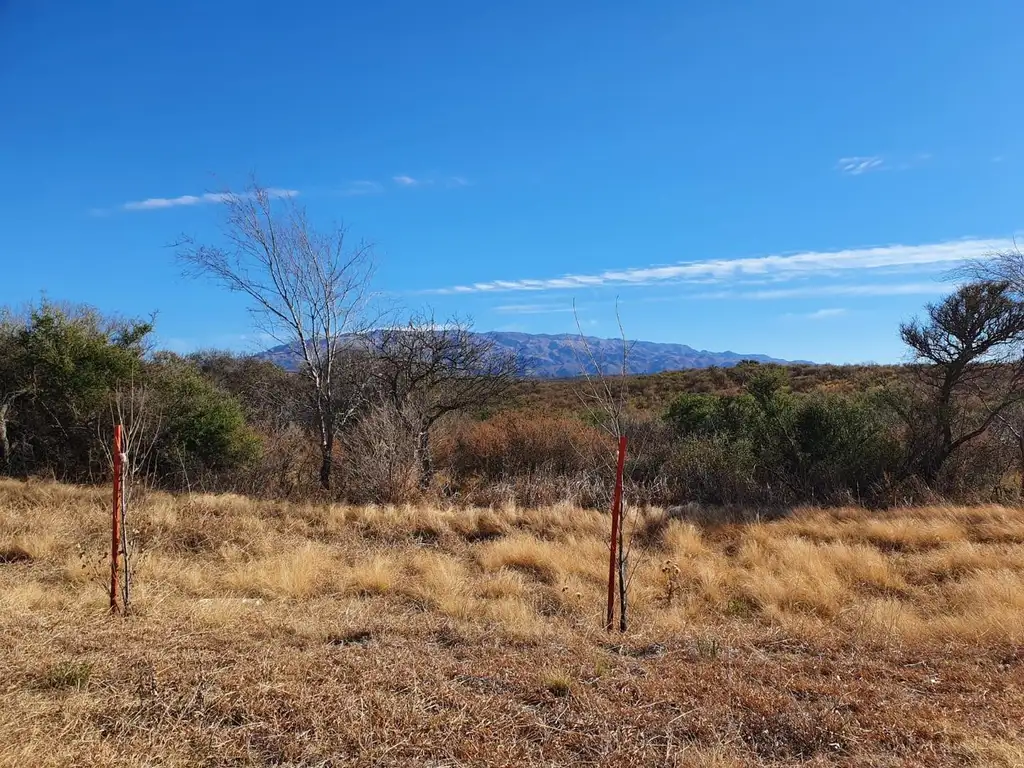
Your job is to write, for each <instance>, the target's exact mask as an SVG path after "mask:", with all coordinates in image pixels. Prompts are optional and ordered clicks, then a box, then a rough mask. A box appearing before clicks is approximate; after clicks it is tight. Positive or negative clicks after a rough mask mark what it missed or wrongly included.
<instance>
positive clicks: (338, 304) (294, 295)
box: [178, 181, 373, 489]
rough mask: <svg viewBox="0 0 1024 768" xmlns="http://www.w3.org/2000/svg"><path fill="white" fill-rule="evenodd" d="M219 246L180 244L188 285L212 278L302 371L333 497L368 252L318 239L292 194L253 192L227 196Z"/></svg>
mask: <svg viewBox="0 0 1024 768" xmlns="http://www.w3.org/2000/svg"><path fill="white" fill-rule="evenodd" d="M221 200H222V201H223V203H224V209H225V217H224V226H223V236H224V240H225V244H224V245H223V246H208V245H201V244H199V243H197V242H196V241H195V240H194V239H193V238H191V237H186V238H183V239H182V240H181V241H180V242H179V243H178V255H179V258H180V259H181V261H182V262H183V263H184V264H185V265H186V268H187V272H188V273H190V274H192V275H196V276H198V275H205V276H207V277H212V278H213V279H214V280H216V281H217V282H219V283H220V284H222V285H224V286H225V287H227V288H228V289H229V290H232V291H236V292H238V293H241V294H243V295H244V296H246V297H247V298H248V299H249V302H250V310H251V312H252V314H253V317H254V320H255V323H256V326H257V327H258V328H259V329H260V330H262V331H264V332H265V333H267V334H269V335H270V336H271V337H272V338H274V339H276V340H277V341H279V342H280V343H282V344H286V345H288V347H289V348H290V349H291V350H292V351H293V352H294V354H296V355H297V356H298V357H299V358H300V359H301V361H302V365H301V375H302V376H304V377H305V378H306V380H307V382H308V385H309V395H310V400H311V403H312V407H313V411H314V413H315V415H316V422H317V430H318V433H319V435H318V436H319V443H320V458H321V463H320V484H321V485H322V486H323V488H325V489H329V488H330V487H331V466H332V463H333V457H334V441H335V435H336V434H337V431H338V430H340V429H341V428H342V427H343V426H344V423H345V421H347V420H348V419H349V418H350V417H351V416H352V415H353V414H354V412H355V410H356V405H357V404H356V403H355V402H347V403H346V402H340V401H341V398H339V392H338V382H339V380H341V379H342V378H344V377H343V376H342V375H341V371H339V368H340V367H341V366H343V365H345V364H346V363H351V364H355V363H356V359H355V358H354V357H353V356H351V355H344V354H342V353H343V351H344V350H345V349H346V347H349V346H351V338H352V336H353V334H359V333H362V332H364V331H365V330H366V329H367V328H368V327H369V326H370V324H371V323H370V322H369V320H368V315H367V304H368V299H369V284H370V278H371V276H372V273H373V253H372V248H371V247H370V246H369V245H367V244H365V243H359V244H357V245H356V246H355V247H349V244H348V242H347V238H346V232H345V230H344V228H341V227H332V228H330V229H327V230H323V231H318V230H316V229H314V227H313V225H312V224H311V223H310V221H309V219H308V218H307V215H306V211H305V209H304V208H303V207H301V206H300V205H298V204H297V203H296V201H295V198H294V196H293V195H292V194H290V193H287V192H284V191H281V190H272V189H267V188H264V187H261V186H259V185H258V184H257V183H256V182H255V181H253V182H251V183H250V184H249V186H248V187H247V188H246V190H245V191H244V192H243V193H240V194H234V193H231V192H227V193H224V194H223V195H221Z"/></svg>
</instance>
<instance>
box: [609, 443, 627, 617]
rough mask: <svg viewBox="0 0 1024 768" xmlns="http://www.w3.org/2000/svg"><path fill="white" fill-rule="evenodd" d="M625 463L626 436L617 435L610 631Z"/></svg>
mask: <svg viewBox="0 0 1024 768" xmlns="http://www.w3.org/2000/svg"><path fill="white" fill-rule="evenodd" d="M625 464H626V436H625V435H621V436H620V437H619V461H618V466H617V468H616V470H615V495H614V496H613V497H612V536H611V544H610V546H609V547H608V612H607V614H606V618H605V623H604V628H605V629H606V630H608V631H609V632H611V631H612V623H613V622H614V621H615V570H616V568H615V565H616V563H615V556H616V549H617V546H618V542H619V526H620V525H621V524H622V470H623V467H624V466H625Z"/></svg>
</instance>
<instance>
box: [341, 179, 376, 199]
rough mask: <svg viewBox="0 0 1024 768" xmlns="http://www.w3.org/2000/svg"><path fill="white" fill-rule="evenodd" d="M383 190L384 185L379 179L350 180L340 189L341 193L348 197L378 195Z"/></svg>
mask: <svg viewBox="0 0 1024 768" xmlns="http://www.w3.org/2000/svg"><path fill="white" fill-rule="evenodd" d="M383 191H384V187H383V186H382V185H381V183H380V182H379V181H350V182H349V183H348V184H346V185H345V186H344V187H342V188H341V190H340V192H341V194H343V195H345V196H346V197H356V196H357V195H377V194H380V193H381V192H383Z"/></svg>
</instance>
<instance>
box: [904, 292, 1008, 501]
mask: <svg viewBox="0 0 1024 768" xmlns="http://www.w3.org/2000/svg"><path fill="white" fill-rule="evenodd" d="M927 313H928V318H927V322H919V321H917V320H915V321H912V322H909V323H904V324H903V325H901V326H900V336H901V337H902V338H903V341H904V342H905V343H906V344H907V346H909V347H910V349H911V351H912V352H913V354H914V357H915V359H916V361H917V362H918V363H919V365H918V366H917V367H916V369H915V370H916V373H917V386H918V388H919V390H920V391H919V393H918V396H917V397H915V398H914V399H913V400H912V401H911V404H910V405H909V406H906V407H904V408H903V409H898V410H899V412H900V415H901V416H902V417H903V419H904V421H905V423H906V425H907V428H908V432H909V436H910V441H909V442H910V450H911V455H910V457H909V468H910V470H911V471H912V472H913V473H914V474H917V475H919V476H920V477H921V478H922V479H924V480H925V481H927V482H929V483H931V482H933V481H934V480H935V478H936V477H937V475H938V473H939V471H940V470H941V469H942V466H943V464H944V463H945V462H946V460H947V459H948V458H949V457H950V456H952V455H953V454H954V453H955V452H956V451H958V450H959V449H960V448H961V447H963V446H964V445H966V444H968V443H970V442H971V441H972V440H975V439H977V438H978V437H980V436H981V435H982V434H984V433H985V432H986V431H987V430H988V429H989V427H990V426H991V425H992V423H993V422H994V421H995V420H996V419H998V418H999V417H1000V415H1001V414H1003V413H1004V412H1005V411H1006V410H1007V409H1008V408H1010V407H1011V406H1013V405H1015V404H1016V403H1019V402H1022V401H1024V357H1022V356H1021V343H1022V341H1024V303H1021V302H1020V301H1018V300H1017V299H1016V298H1014V296H1013V295H1012V289H1011V287H1010V285H1009V283H1007V282H1005V281H1002V282H993V281H981V282H975V283H969V284H967V285H964V286H962V287H960V288H958V289H957V290H956V291H955V292H954V293H953V294H951V295H950V296H948V297H946V298H945V299H943V300H942V301H941V302H938V303H937V304H929V305H928V307H927Z"/></svg>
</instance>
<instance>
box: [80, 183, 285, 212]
mask: <svg viewBox="0 0 1024 768" xmlns="http://www.w3.org/2000/svg"><path fill="white" fill-rule="evenodd" d="M267 193H268V194H269V195H270V196H271V197H295V196H296V195H298V194H299V191H298V190H297V189H278V188H276V187H272V188H270V189H268V190H267ZM233 196H235V195H234V193H231V192H206V193H204V194H202V195H181V196H180V197H150V198H147V199H145V200H135V201H132V202H128V203H122V204H121V205H119V206H118V208H117V209H118V210H121V211H156V210H160V209H163V208H178V207H180V206H189V205H208V204H210V203H223V202H225V201H226V200H230V199H231V198H232V197H233ZM104 212H105V211H103V210H95V211H93V213H96V214H101V213H104Z"/></svg>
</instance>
